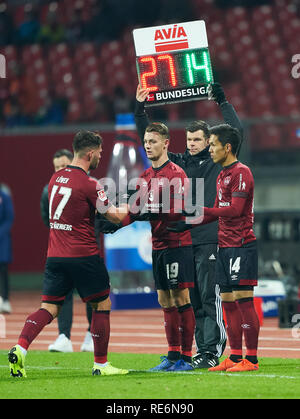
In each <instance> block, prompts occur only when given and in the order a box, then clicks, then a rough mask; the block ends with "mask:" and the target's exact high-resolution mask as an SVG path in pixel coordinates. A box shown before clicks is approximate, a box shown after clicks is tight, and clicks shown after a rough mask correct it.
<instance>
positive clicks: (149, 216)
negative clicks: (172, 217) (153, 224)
mask: <svg viewBox="0 0 300 419" xmlns="http://www.w3.org/2000/svg"><path fill="white" fill-rule="evenodd" d="M130 217H131V219H132V220H134V221H155V220H158V219H159V218H161V214H159V213H152V212H144V213H140V214H136V215H135V214H131V215H130Z"/></svg>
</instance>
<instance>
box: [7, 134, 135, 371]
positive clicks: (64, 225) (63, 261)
mask: <svg viewBox="0 0 300 419" xmlns="http://www.w3.org/2000/svg"><path fill="white" fill-rule="evenodd" d="M73 150H74V159H73V161H72V163H71V165H69V166H67V167H66V168H64V169H62V170H60V171H58V172H55V173H54V174H53V176H52V178H51V180H50V182H49V188H48V189H49V224H50V234H49V243H48V254H47V261H46V266H45V274H44V283H43V294H42V304H41V307H40V309H39V310H37V311H36V312H34V313H32V314H31V315H30V316H28V318H27V320H26V322H25V325H24V327H23V330H22V332H21V334H20V336H19V340H18V344H17V345H16V346H14V347H13V348H12V349H11V350H10V351H9V353H8V359H9V366H10V372H11V375H12V376H14V377H24V376H26V372H25V368H24V364H25V355H26V353H27V349H28V347H29V345H30V344H31V343H32V342H33V340H34V339H35V338H36V337H37V336H38V334H39V333H40V332H41V331H42V329H43V328H44V327H45V326H46V325H47V324H49V323H50V322H52V320H53V319H54V318H56V317H57V315H58V313H59V311H60V307H61V305H62V303H63V301H64V299H65V297H66V295H67V294H68V293H69V292H70V290H72V289H73V288H76V289H77V291H78V293H79V295H80V297H81V299H82V300H83V301H84V302H89V303H90V304H91V305H92V308H93V315H92V322H91V334H92V337H93V341H94V367H93V375H115V374H127V373H128V371H127V370H123V369H119V368H115V367H113V366H112V365H111V364H110V363H109V362H107V349H108V342H109V336H110V316H109V315H110V309H111V301H110V298H109V291H110V283H109V276H108V272H107V269H106V267H105V264H104V261H103V259H102V258H101V257H100V255H99V249H98V246H97V242H96V237H95V230H94V220H95V209H96V208H98V209H99V208H101V207H103V206H106V208H105V216H106V218H107V219H109V220H110V221H112V222H115V223H119V222H121V221H122V220H123V218H124V217H125V216H126V214H127V213H128V206H127V205H126V204H124V205H123V206H122V207H119V208H116V207H115V206H114V205H112V204H111V203H110V202H109V201H108V199H107V197H106V195H105V192H104V189H103V187H101V185H99V184H98V182H97V181H95V180H94V179H92V178H90V177H89V176H88V171H89V170H93V169H96V167H97V166H98V164H99V161H100V158H101V152H102V138H101V136H100V135H98V134H95V133H93V132H90V131H80V132H79V133H77V134H76V135H75V137H74V141H73Z"/></svg>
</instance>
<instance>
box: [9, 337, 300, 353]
mask: <svg viewBox="0 0 300 419" xmlns="http://www.w3.org/2000/svg"><path fill="white" fill-rule="evenodd" d="M3 341H4V342H5V343H16V339H3ZM50 343H53V341H52V340H41V339H40V340H36V341H34V343H33V344H39V345H49V344H50ZM72 343H73V345H81V344H82V342H81V341H80V342H79V341H72ZM109 346H110V347H124V348H126V347H127V348H145V349H146V348H162V349H166V347H167V344H166V343H164V344H158V343H135V342H109ZM243 349H246V348H245V347H244V348H243ZM258 351H259V352H261V351H294V352H297V351H298V352H299V358H300V349H299V348H284V347H280V348H272V347H263V346H259V347H258Z"/></svg>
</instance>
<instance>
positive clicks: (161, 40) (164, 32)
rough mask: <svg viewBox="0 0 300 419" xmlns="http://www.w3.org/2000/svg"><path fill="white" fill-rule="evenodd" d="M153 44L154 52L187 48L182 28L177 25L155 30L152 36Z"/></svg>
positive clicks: (187, 44) (185, 35)
mask: <svg viewBox="0 0 300 419" xmlns="http://www.w3.org/2000/svg"><path fill="white" fill-rule="evenodd" d="M154 43H155V50H156V52H164V51H171V50H174V49H186V48H188V47H189V43H188V38H187V34H186V32H185V30H184V27H183V26H178V25H173V26H172V27H170V28H167V29H166V28H162V29H157V30H156V31H155V35H154Z"/></svg>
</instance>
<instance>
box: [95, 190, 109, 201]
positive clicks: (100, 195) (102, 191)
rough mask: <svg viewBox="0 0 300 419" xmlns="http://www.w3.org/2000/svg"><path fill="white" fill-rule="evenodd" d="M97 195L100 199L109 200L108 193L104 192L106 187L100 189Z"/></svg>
mask: <svg viewBox="0 0 300 419" xmlns="http://www.w3.org/2000/svg"><path fill="white" fill-rule="evenodd" d="M97 195H98V198H99V199H100V201H102V202H104V201H106V200H107V196H106V193H105V192H104V189H101V190H100V191H98V192H97Z"/></svg>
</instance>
